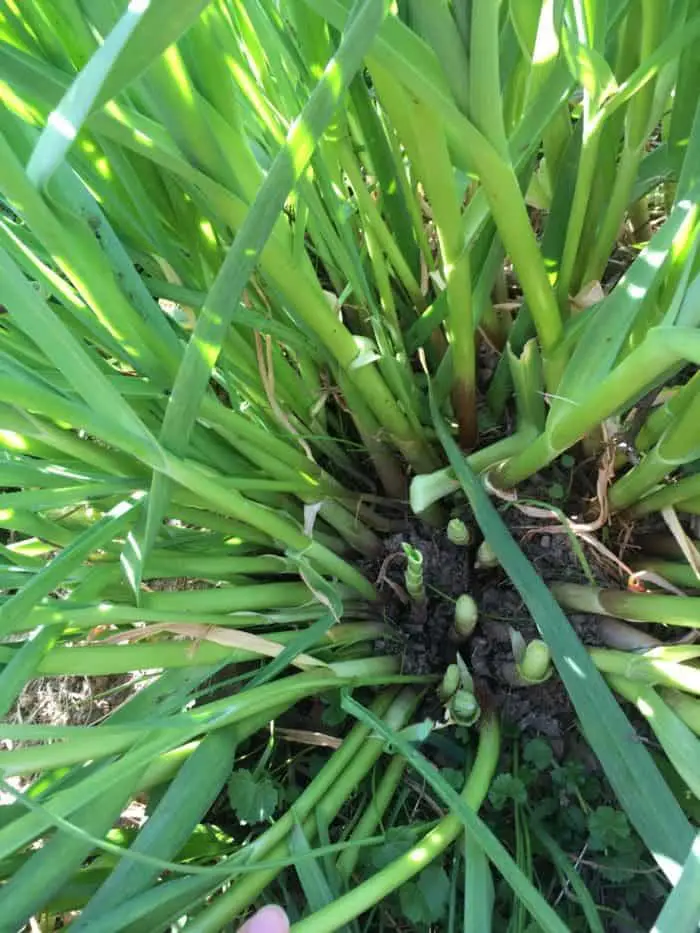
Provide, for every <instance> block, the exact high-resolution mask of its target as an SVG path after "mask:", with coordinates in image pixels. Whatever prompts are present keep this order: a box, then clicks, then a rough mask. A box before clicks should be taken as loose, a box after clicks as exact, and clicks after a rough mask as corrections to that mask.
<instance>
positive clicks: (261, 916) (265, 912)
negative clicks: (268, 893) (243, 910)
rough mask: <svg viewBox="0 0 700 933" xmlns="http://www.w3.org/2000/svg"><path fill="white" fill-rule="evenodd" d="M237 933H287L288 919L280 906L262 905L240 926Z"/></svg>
mask: <svg viewBox="0 0 700 933" xmlns="http://www.w3.org/2000/svg"><path fill="white" fill-rule="evenodd" d="M239 933H289V919H288V918H287V914H286V913H285V912H284V911H283V910H282V908H281V907H277V905H276V904H271V905H270V906H269V907H263V908H262V910H259V911H258V912H257V914H254V915H253V916H252V917H251V918H250V920H247V921H246V922H245V923H244V924H243V926H242V927H241V929H240V931H239Z"/></svg>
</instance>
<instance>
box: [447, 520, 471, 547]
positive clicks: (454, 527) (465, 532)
mask: <svg viewBox="0 0 700 933" xmlns="http://www.w3.org/2000/svg"><path fill="white" fill-rule="evenodd" d="M447 539H448V541H451V542H452V544H456V545H457V546H458V547H466V546H467V545H468V544H469V543H470V542H471V539H472V536H471V533H470V531H469V528H467V526H466V525H465V524H464V522H463V521H462V519H461V518H451V519H450V520H449V522H448V523H447Z"/></svg>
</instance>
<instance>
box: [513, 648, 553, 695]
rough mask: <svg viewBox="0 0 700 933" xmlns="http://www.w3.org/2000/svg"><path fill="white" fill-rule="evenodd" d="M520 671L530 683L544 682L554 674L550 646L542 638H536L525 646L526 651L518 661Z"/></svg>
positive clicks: (523, 677)
mask: <svg viewBox="0 0 700 933" xmlns="http://www.w3.org/2000/svg"><path fill="white" fill-rule="evenodd" d="M517 669H518V673H519V674H520V676H521V677H522V679H523V681H524V682H525V683H528V684H542V683H544V682H545V680H549V678H550V677H551V676H552V672H553V668H552V653H551V651H550V650H549V648H548V646H547V645H546V644H545V643H544V642H543V641H542V640H541V639H540V638H535V639H534V640H533V641H531V642H530V643H529V644H528V646H527V647H526V648H525V652H524V654H523V656H522V658H521V659H520V661H518V662H517Z"/></svg>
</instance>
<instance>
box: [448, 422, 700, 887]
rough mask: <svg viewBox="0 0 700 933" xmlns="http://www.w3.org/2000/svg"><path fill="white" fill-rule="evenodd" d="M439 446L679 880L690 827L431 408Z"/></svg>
mask: <svg viewBox="0 0 700 933" xmlns="http://www.w3.org/2000/svg"><path fill="white" fill-rule="evenodd" d="M432 415H433V423H434V425H435V430H436V432H437V435H438V438H439V440H440V443H441V444H442V446H443V448H444V449H445V453H446V454H447V457H448V459H449V461H450V464H451V466H452V468H453V470H454V471H455V475H456V476H457V478H458V479H459V481H460V484H461V486H462V489H463V490H464V493H465V495H466V496H467V499H468V500H469V503H470V505H471V507H472V510H473V512H474V517H475V518H476V520H477V522H478V523H479V526H480V528H481V530H482V531H483V533H484V537H485V538H486V540H487V541H488V542H489V545H490V546H491V547H492V548H493V551H494V553H495V554H496V557H497V558H498V560H499V563H500V564H501V565H502V566H503V569H504V570H505V571H506V573H507V574H508V575H509V577H510V578H511V580H512V582H513V585H514V586H515V587H516V589H517V590H518V592H519V593H520V595H521V596H522V598H523V601H524V602H525V605H526V606H527V607H528V609H529V611H530V613H531V615H532V618H533V620H534V621H535V624H536V625H537V627H538V629H539V631H540V633H541V635H542V637H543V638H544V640H545V641H546V642H547V644H548V645H549V648H550V651H551V652H552V658H553V660H554V663H555V665H556V667H557V670H558V672H559V675H560V677H561V679H562V681H563V682H564V685H565V687H566V689H567V691H568V693H569V696H570V697H571V701H572V703H573V704H574V707H575V709H576V712H577V714H578V717H579V720H580V723H581V726H582V728H583V731H584V733H585V735H586V738H587V740H588V741H589V742H590V744H591V748H592V749H593V751H594V752H595V754H596V755H597V756H598V759H599V760H600V763H601V765H602V766H603V769H604V771H605V774H606V777H607V778H608V780H609V781H610V784H611V785H612V788H613V790H614V791H615V794H616V795H617V798H618V800H619V801H620V803H621V804H622V806H623V807H624V809H625V812H626V813H627V815H628V817H629V819H630V822H631V823H632V825H633V826H634V827H635V829H636V830H637V832H638V833H639V835H640V836H641V837H642V839H643V840H644V842H645V843H646V845H647V847H648V848H649V851H650V852H651V853H652V854H653V856H654V858H655V859H656V860H657V862H658V864H659V867H660V868H661V869H662V871H663V872H664V874H666V876H667V877H668V878H669V879H670V880H671V881H672V882H675V881H676V880H677V879H678V876H679V874H680V866H681V865H683V863H684V862H685V859H686V857H687V854H688V850H689V848H690V846H691V843H692V830H691V828H690V825H689V823H688V821H687V819H686V818H685V816H684V814H683V811H682V810H681V808H680V806H679V805H678V802H677V801H676V799H675V798H674V796H673V794H672V793H671V791H670V790H669V788H668V786H667V784H666V782H665V781H664V780H663V778H662V777H661V775H660V774H659V771H658V769H657V768H656V765H655V764H654V762H653V760H652V758H651V756H650V755H649V753H648V751H647V750H646V748H645V747H644V745H643V744H642V743H641V742H638V741H637V736H636V732H635V730H634V729H633V728H632V726H631V725H630V723H629V720H628V719H627V717H626V716H625V714H624V713H623V711H622V710H621V708H620V706H619V705H618V704H617V703H616V702H615V699H614V697H613V695H612V694H611V692H610V689H609V688H608V686H607V684H606V683H605V681H604V680H603V677H602V675H601V674H600V673H599V672H598V671H597V669H596V668H595V666H594V665H593V663H592V662H591V659H590V658H589V656H588V653H587V651H586V649H585V648H584V646H583V645H582V644H581V641H580V639H579V638H578V636H577V635H576V633H575V632H574V630H573V629H572V627H571V625H570V623H569V620H568V619H567V618H566V616H565V615H564V613H563V612H562V611H561V609H560V608H559V606H558V605H557V603H556V602H555V601H554V599H553V598H552V596H551V594H550V592H549V590H548V589H547V587H546V585H545V584H544V583H543V582H542V580H541V578H540V577H539V575H538V573H537V571H536V570H535V568H534V567H533V566H532V564H531V563H530V562H529V561H528V559H527V558H526V557H525V555H524V554H523V552H522V551H521V550H520V548H519V547H518V545H517V544H516V542H515V541H514V539H513V537H512V535H511V534H510V532H509V531H508V529H507V527H506V526H505V524H504V523H503V520H502V519H501V517H500V515H499V514H498V512H497V510H496V509H495V508H494V506H493V505H492V503H491V501H490V500H489V497H488V496H487V494H486V492H485V491H484V488H483V485H482V483H481V481H480V480H479V478H478V477H477V476H476V475H475V473H474V472H473V471H472V470H471V469H470V467H469V466H468V464H467V463H466V461H465V459H464V457H463V455H462V454H461V452H460V450H459V448H458V447H457V445H456V444H455V442H454V440H453V439H452V437H451V436H450V433H449V431H448V429H447V427H446V426H445V424H444V422H443V420H442V417H441V416H440V414H439V412H438V411H437V410H436V409H435V407H434V405H433V407H432Z"/></svg>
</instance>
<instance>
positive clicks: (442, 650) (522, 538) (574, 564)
mask: <svg viewBox="0 0 700 933" xmlns="http://www.w3.org/2000/svg"><path fill="white" fill-rule="evenodd" d="M460 517H462V518H463V519H464V520H465V521H466V522H467V524H469V516H468V515H461V516H460ZM503 518H504V520H505V521H506V523H507V524H508V525H509V526H510V529H511V532H512V534H513V535H514V537H515V539H516V541H517V542H518V543H519V545H520V546H521V548H522V550H523V551H524V553H525V555H526V556H527V557H528V559H529V560H530V561H531V562H532V563H533V565H534V566H535V567H536V568H537V570H538V571H539V573H540V576H541V577H542V579H543V580H544V581H545V583H553V582H555V581H561V580H567V581H571V582H578V583H585V582H589V581H587V577H586V575H585V573H584V571H583V569H582V567H581V565H580V563H579V560H578V557H577V555H576V553H575V551H574V549H573V547H572V543H571V540H570V538H569V536H568V535H566V534H552V533H549V532H547V533H542V534H540V533H534V534H533V533H532V532H533V524H536V523H535V522H534V520H533V519H530V518H526V517H525V516H523V515H522V514H521V513H519V512H518V511H517V510H515V509H513V508H508V509H504V510H503ZM540 524H544V523H540ZM472 530H473V532H474V536H475V544H474V545H473V546H470V547H467V548H464V547H458V546H455V545H453V544H452V543H451V542H450V541H449V540H448V539H447V536H446V534H445V532H444V529H439V530H435V529H433V528H430V527H429V526H426V525H424V524H422V523H419V522H413V523H412V524H410V525H409V526H408V529H407V531H406V533H405V534H403V535H397V536H392V537H391V538H388V539H387V540H386V543H385V547H386V553H385V555H384V558H385V559H386V558H390V560H389V562H388V566H386V565H385V574H386V578H387V579H386V580H385V581H384V582H382V581H381V579H380V591H381V593H382V594H383V596H384V603H383V613H384V618H385V620H386V621H389V622H390V623H391V624H392V625H393V626H394V627H395V628H396V630H397V633H398V635H399V646H400V648H399V650H401V652H402V655H403V663H402V669H403V670H404V671H405V672H406V673H415V674H435V675H438V676H442V674H444V672H445V669H446V667H447V665H448V664H450V663H453V662H454V661H455V657H456V653H457V652H458V651H459V652H460V654H461V655H462V657H463V658H464V660H465V661H466V662H467V665H468V667H469V670H470V672H471V673H472V675H473V676H474V679H475V685H476V687H477V690H478V693H479V695H480V697H481V698H482V703H483V702H487V703H489V704H490V705H493V706H494V707H495V708H497V709H498V710H500V712H501V714H502V716H503V718H504V719H505V720H506V721H508V722H509V723H510V724H511V725H513V726H515V727H516V729H517V730H518V731H519V732H522V733H524V734H527V735H542V736H546V737H547V738H548V739H549V740H550V741H552V743H553V744H554V745H556V744H558V742H557V740H561V739H562V738H563V737H564V735H565V734H566V733H567V732H569V731H570V730H571V728H572V726H573V724H574V721H575V713H574V711H573V707H572V705H571V702H570V701H569V698H568V695H567V693H566V690H565V689H564V687H563V685H562V684H561V681H560V680H559V678H557V677H552V678H551V679H550V680H548V681H547V682H546V683H544V684H541V685H540V686H536V687H524V688H519V687H513V686H511V685H509V684H508V682H507V680H505V679H504V676H503V668H504V666H505V665H508V664H510V663H512V661H513V656H512V651H511V645H510V627H512V628H514V629H516V630H517V631H519V632H520V633H521V634H522V635H523V637H524V638H525V640H526V641H529V640H531V639H532V638H536V637H538V633H537V629H536V627H535V625H534V623H533V621H532V618H531V617H530V614H529V612H528V610H527V609H526V607H525V605H524V604H523V601H522V599H521V598H520V596H519V594H518V593H517V591H516V590H515V589H514V588H513V586H512V584H511V583H510V581H509V580H508V578H507V576H506V575H505V573H504V572H503V571H502V570H501V569H500V568H496V569H490V570H487V569H483V568H482V569H475V568H474V557H475V552H476V547H477V545H478V543H479V541H480V538H478V537H477V532H476V530H475V529H474V528H473V524H472ZM403 542H408V543H410V544H412V545H413V546H414V547H416V548H418V549H419V550H420V551H421V553H422V554H423V560H424V580H425V587H426V602H425V604H424V605H423V606H418V605H416V604H415V603H413V602H411V601H404V599H402V595H403V594H402V590H401V588H402V584H403V570H404V567H405V561H404V560H403V558H402V557H400V556H398V555H400V554H401V544H402V543H403ZM392 555H397V556H396V557H392ZM587 557H588V559H589V564H590V567H591V570H592V571H593V573H594V575H595V577H596V579H597V580H598V581H599V582H600V583H601V584H605V583H608V584H610V583H614V584H616V585H619V578H617V577H611V575H609V574H608V573H607V572H606V568H605V567H603V566H601V565H600V563H596V561H595V557H594V556H592V555H591V554H590V553H588V554H587ZM380 564H381V561H380ZM389 581H390V582H389ZM392 584H393V585H392ZM463 593H469V594H470V595H471V596H472V597H473V598H474V599H475V600H476V603H477V605H478V607H479V623H478V625H477V628H476V631H475V632H474V634H473V635H472V636H471V637H470V638H469V639H468V640H467V641H465V642H462V643H461V644H460V643H458V641H457V639H456V637H455V635H454V631H453V618H454V600H456V599H457V598H458V597H459V596H460V595H462V594H463ZM570 622H571V624H572V626H573V627H574V629H575V631H576V632H577V634H578V635H579V637H580V638H581V639H582V641H583V642H584V643H585V644H587V645H591V646H593V645H597V644H600V642H599V640H598V638H597V624H598V618H597V617H596V616H590V615H582V614H573V615H571V616H570ZM378 648H381V650H383V651H386V650H391V649H390V646H389V645H385V644H382V645H380V646H378ZM394 650H396V648H394ZM428 707H429V708H428V709H426V713H427V714H429V715H431V716H435V717H439V716H441V712H440V708H439V705H438V702H437V699H436V698H435V699H434V700H433V701H431V702H429V703H428ZM560 751H561V749H560Z"/></svg>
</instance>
